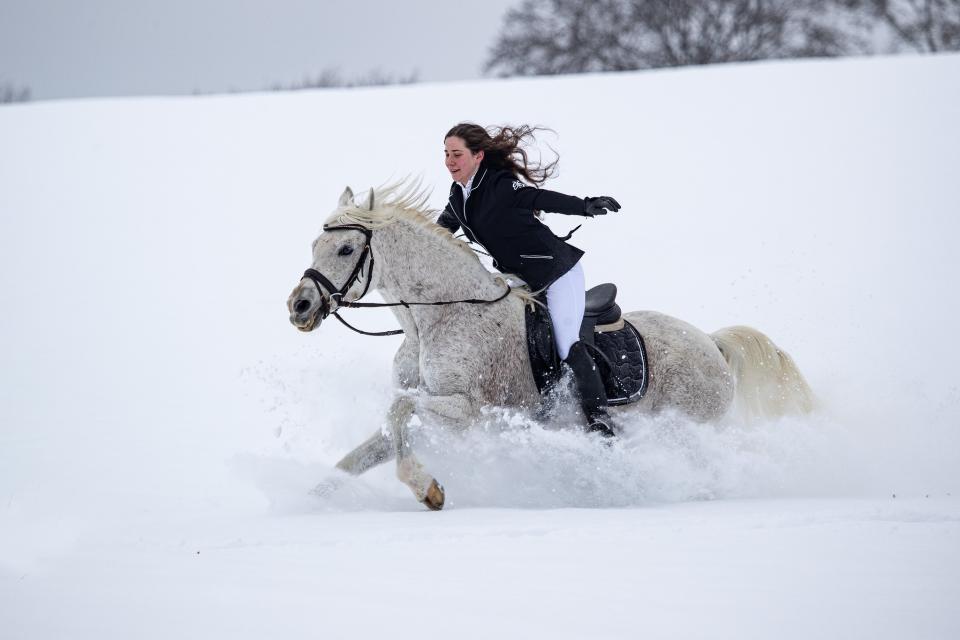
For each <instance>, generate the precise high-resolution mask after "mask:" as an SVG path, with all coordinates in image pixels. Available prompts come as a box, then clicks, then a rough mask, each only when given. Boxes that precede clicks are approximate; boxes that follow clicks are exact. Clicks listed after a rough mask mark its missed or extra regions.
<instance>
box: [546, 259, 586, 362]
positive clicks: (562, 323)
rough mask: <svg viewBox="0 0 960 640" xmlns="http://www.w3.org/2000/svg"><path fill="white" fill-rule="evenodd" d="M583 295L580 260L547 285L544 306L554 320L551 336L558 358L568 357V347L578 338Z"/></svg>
mask: <svg viewBox="0 0 960 640" xmlns="http://www.w3.org/2000/svg"><path fill="white" fill-rule="evenodd" d="M586 295H587V294H586V288H585V286H584V278H583V267H581V266H580V263H579V262H578V263H577V264H575V265H573V268H572V269H570V270H569V271H567V272H566V273H565V274H563V275H562V276H560V277H559V278H557V279H556V280H555V281H554V282H553V284H551V285H550V286H549V287H548V288H547V308H548V309H549V310H550V319H551V320H552V321H553V339H554V342H556V343H557V351H558V352H559V353H560V359H561V360H566V359H567V354H569V353H570V347H571V346H573V343H574V342H576V341H577V340H579V339H580V325H581V324H582V323H583V310H584V307H585V306H586V300H587V297H586Z"/></svg>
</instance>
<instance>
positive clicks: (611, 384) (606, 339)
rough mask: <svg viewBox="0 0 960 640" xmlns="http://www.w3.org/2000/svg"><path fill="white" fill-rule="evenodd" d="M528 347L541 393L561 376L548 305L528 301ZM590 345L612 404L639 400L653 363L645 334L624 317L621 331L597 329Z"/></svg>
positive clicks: (535, 378) (534, 375)
mask: <svg viewBox="0 0 960 640" xmlns="http://www.w3.org/2000/svg"><path fill="white" fill-rule="evenodd" d="M526 320H527V349H528V351H529V352H530V366H531V368H532V369H533V379H534V380H535V381H536V383H537V389H538V390H539V391H540V393H541V394H543V393H545V392H546V391H547V390H548V389H550V388H551V387H552V386H553V385H554V384H556V383H557V381H558V380H559V379H560V375H561V373H562V370H561V368H560V357H559V355H558V354H557V346H556V343H555V342H554V340H553V324H552V323H551V321H550V313H549V311H547V308H546V305H540V304H534V305H527V313H526ZM593 341H594V345H593V347H594V348H592V349H590V351H591V354H592V355H593V359H594V361H595V362H596V363H597V368H598V369H599V370H600V375H601V377H602V378H603V383H604V387H606V391H607V401H608V402H609V403H610V404H611V405H622V404H630V403H631V402H636V401H637V400H639V399H640V398H642V397H643V394H644V393H646V391H647V382H648V377H649V367H648V366H647V350H646V347H645V346H644V344H643V337H642V336H641V335H640V332H639V331H637V329H636V327H634V326H633V325H632V324H630V323H629V322H627V321H626V320H624V322H623V328H622V329H618V330H617V331H609V332H604V333H595V334H594V336H593Z"/></svg>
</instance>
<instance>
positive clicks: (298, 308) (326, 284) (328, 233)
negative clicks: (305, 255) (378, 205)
mask: <svg viewBox="0 0 960 640" xmlns="http://www.w3.org/2000/svg"><path fill="white" fill-rule="evenodd" d="M373 194H374V192H373V189H371V190H370V193H369V196H368V198H367V199H366V200H365V201H364V202H362V203H357V202H355V201H354V197H353V191H352V190H351V189H350V187H347V188H346V189H345V190H344V192H343V195H341V196H340V202H339V203H338V204H337V209H342V208H345V207H349V208H354V209H356V208H362V209H367V210H370V211H372V210H373ZM370 237H371V233H370V230H369V229H366V228H365V227H363V226H362V225H358V224H343V225H337V224H332V223H328V224H326V225H324V228H323V231H322V232H321V233H320V235H319V236H318V237H317V239H316V240H314V241H313V262H312V264H311V265H310V268H309V269H307V270H306V272H305V273H304V275H303V278H301V280H300V283H299V284H298V285H297V286H296V287H294V289H293V292H292V293H291V294H290V297H289V298H288V299H287V309H288V310H289V311H290V322H291V323H292V324H293V326H295V327H296V328H297V329H299V330H300V331H313V330H314V329H316V328H317V327H318V326H320V323H321V322H322V321H323V320H324V319H325V318H326V317H327V316H328V315H330V314H331V313H333V312H335V311H336V310H337V309H338V308H339V307H340V306H343V305H344V304H345V303H349V302H355V301H357V300H359V299H360V298H361V297H362V296H363V295H364V294H365V293H366V292H367V289H368V288H369V287H370V278H371V277H372V275H373V273H372V272H373V265H372V255H371V253H370V251H371V249H370ZM365 265H369V267H366V266H365Z"/></svg>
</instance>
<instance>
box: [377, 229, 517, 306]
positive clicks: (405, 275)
mask: <svg viewBox="0 0 960 640" xmlns="http://www.w3.org/2000/svg"><path fill="white" fill-rule="evenodd" d="M374 239H375V246H374V251H375V252H376V253H377V254H379V255H376V256H375V257H376V260H377V264H378V266H379V267H380V268H379V275H378V288H379V289H380V290H381V292H382V293H383V294H384V296H385V297H387V298H390V299H393V300H404V301H406V302H434V301H439V300H463V299H466V298H484V299H493V298H495V297H497V295H498V294H499V293H502V292H503V287H504V285H503V284H502V283H498V282H497V281H496V280H495V279H494V278H493V276H492V275H491V274H490V272H489V271H487V270H486V269H485V268H484V267H483V265H482V264H480V261H479V260H477V258H476V256H474V255H472V254H470V253H467V252H466V251H464V249H463V247H462V246H458V244H457V243H455V242H451V241H450V239H449V238H444V237H442V236H440V235H438V234H437V233H436V232H434V231H433V230H432V229H430V228H429V227H423V226H420V225H419V224H416V223H414V222H408V221H398V222H396V223H394V224H391V225H389V226H386V227H383V228H381V229H378V230H377V231H376V232H375V233H374ZM426 308H429V307H425V309H426Z"/></svg>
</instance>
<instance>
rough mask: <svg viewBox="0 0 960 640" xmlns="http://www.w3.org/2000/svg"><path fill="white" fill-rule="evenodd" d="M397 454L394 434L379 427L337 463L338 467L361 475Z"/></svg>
mask: <svg viewBox="0 0 960 640" xmlns="http://www.w3.org/2000/svg"><path fill="white" fill-rule="evenodd" d="M394 455H395V450H394V447H393V434H392V433H384V432H383V431H382V430H380V429H378V430H377V432H376V433H374V434H373V435H372V436H370V437H369V438H367V440H366V441H364V443H363V444H361V445H360V446H359V447H357V448H356V449H354V450H353V451H351V452H350V453H348V454H347V455H345V456H343V458H342V459H341V460H340V462H338V463H337V469H340V470H341V471H346V472H347V473H349V474H351V475H354V476H359V475H360V474H362V473H366V472H367V471H369V470H370V469H373V468H374V467H376V466H378V465H381V464H383V463H384V462H387V461H388V460H390V459H392V458H393V456H394Z"/></svg>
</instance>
